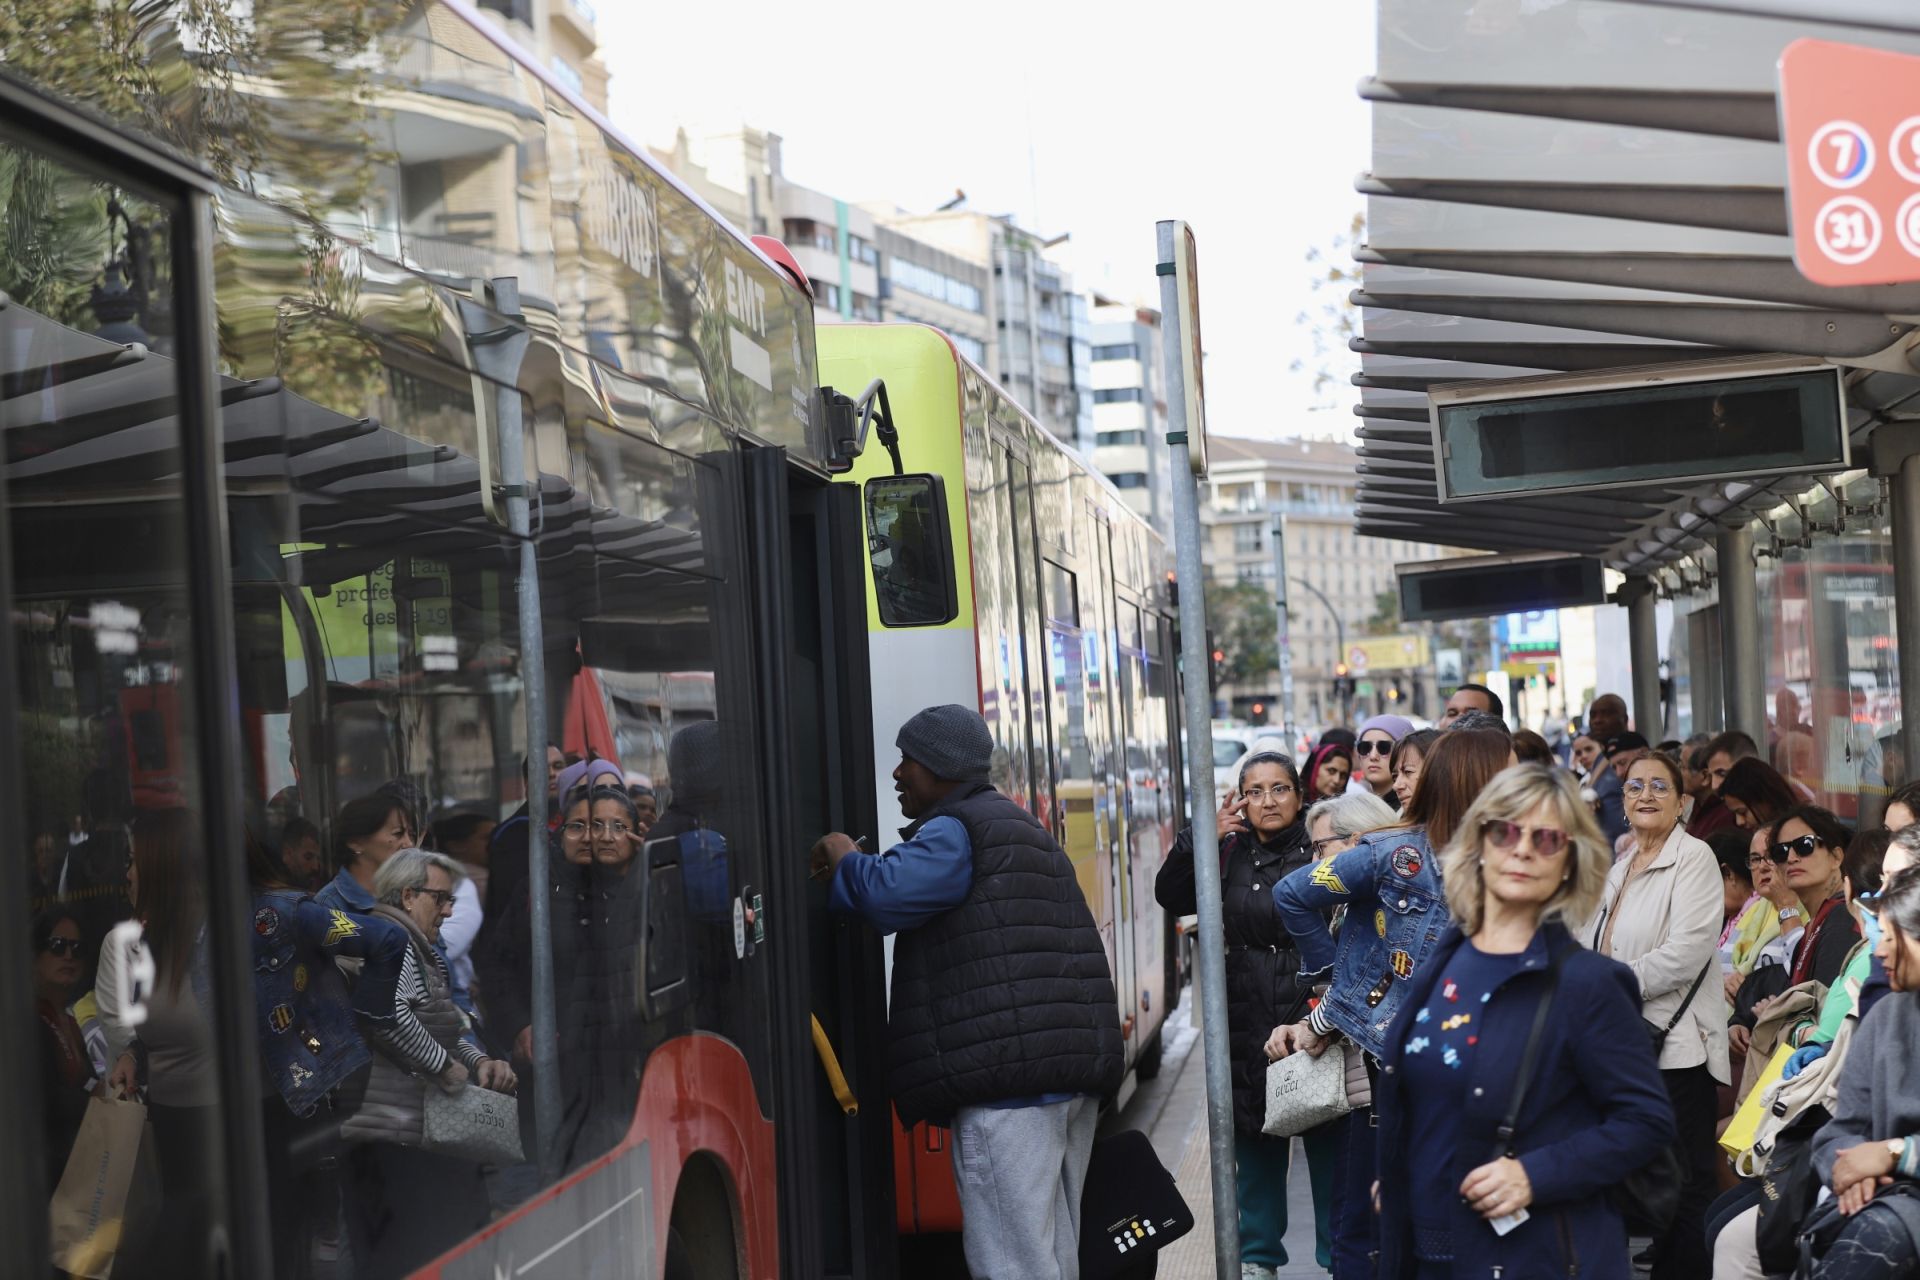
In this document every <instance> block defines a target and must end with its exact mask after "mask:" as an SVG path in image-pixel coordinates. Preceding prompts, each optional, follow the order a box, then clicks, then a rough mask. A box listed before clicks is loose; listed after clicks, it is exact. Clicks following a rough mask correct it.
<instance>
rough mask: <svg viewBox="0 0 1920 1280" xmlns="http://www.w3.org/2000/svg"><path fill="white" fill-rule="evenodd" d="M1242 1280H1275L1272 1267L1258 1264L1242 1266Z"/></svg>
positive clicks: (1250, 1263)
mask: <svg viewBox="0 0 1920 1280" xmlns="http://www.w3.org/2000/svg"><path fill="white" fill-rule="evenodd" d="M1240 1280H1274V1272H1273V1268H1272V1267H1263V1266H1261V1265H1260V1264H1259V1263H1257V1262H1243V1263H1241V1264H1240Z"/></svg>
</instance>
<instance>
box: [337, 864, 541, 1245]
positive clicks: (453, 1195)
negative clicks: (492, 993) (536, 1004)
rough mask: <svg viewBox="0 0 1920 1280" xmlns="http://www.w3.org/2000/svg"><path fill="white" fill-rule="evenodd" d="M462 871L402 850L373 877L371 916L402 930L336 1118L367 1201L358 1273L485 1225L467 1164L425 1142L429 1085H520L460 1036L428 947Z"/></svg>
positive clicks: (461, 1028) (460, 1020) (453, 1088)
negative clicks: (391, 997)
mask: <svg viewBox="0 0 1920 1280" xmlns="http://www.w3.org/2000/svg"><path fill="white" fill-rule="evenodd" d="M465 878H466V872H465V871H464V870H462V869H461V866H460V864H459V863H458V862H455V861H454V860H453V859H452V858H449V857H447V856H446V855H445V854H442V853H428V852H426V851H425V850H422V849H402V850H400V851H399V852H398V853H395V854H394V855H393V856H392V857H390V858H388V859H387V860H386V861H385V862H383V863H381V864H380V867H379V869H378V870H377V871H375V872H374V877H373V893H374V897H375V898H376V899H377V902H376V904H375V906H374V908H373V911H372V912H371V913H370V914H371V915H372V916H373V917H374V918H375V919H377V920H379V921H381V922H383V923H385V924H388V925H392V926H394V927H397V928H399V929H401V930H403V931H404V932H405V933H406V935H407V952H406V955H405V957H404V958H403V959H402V961H401V964H400V982H399V986H398V989H397V991H396V993H395V1004H394V1018H393V1020H392V1021H391V1022H390V1023H385V1024H382V1023H375V1022H372V1021H367V1020H363V1021H362V1022H361V1029H362V1030H363V1031H364V1032H365V1033H366V1036H367V1040H368V1042H369V1043H371V1044H372V1045H373V1046H374V1047H375V1048H376V1049H378V1050H379V1051H380V1052H379V1055H378V1056H377V1057H376V1058H375V1060H374V1064H373V1070H372V1071H371V1073H369V1075H368V1077H367V1091H366V1095H365V1097H364V1098H363V1099H362V1100H361V1103H360V1106H359V1108H358V1109H357V1110H355V1112H354V1113H353V1114H352V1115H350V1116H349V1117H347V1120H346V1122H345V1123H344V1124H343V1125H342V1126H341V1132H342V1134H343V1135H344V1136H345V1137H346V1138H347V1139H348V1141H359V1142H363V1143H365V1144H366V1145H365V1146H364V1147H362V1148H361V1149H360V1151H358V1152H357V1153H356V1155H355V1165H356V1168H355V1173H356V1178H355V1181H356V1183H357V1184H358V1186H359V1187H360V1188H361V1190H362V1192H363V1196H364V1203H365V1208H366V1228H367V1232H368V1236H369V1239H368V1240H367V1242H366V1244H367V1255H368V1256H367V1257H366V1258H365V1259H364V1262H363V1266H362V1270H361V1271H360V1272H359V1274H362V1275H369V1276H387V1275H404V1274H406V1273H407V1272H410V1271H412V1270H414V1269H415V1268H416V1267H418V1266H420V1265H421V1264H422V1263H424V1262H426V1261H427V1260H428V1259H430V1258H433V1257H434V1256H435V1255H437V1254H439V1253H441V1252H443V1251H445V1250H446V1249H447V1248H449V1247H450V1246H452V1245H453V1244H455V1243H457V1242H459V1241H460V1240H463V1239H465V1238H466V1237H467V1236H469V1235H471V1234H472V1233H473V1232H475V1231H477V1230H479V1229H480V1228H481V1227H483V1226H485V1225H486V1223H487V1218H488V1211H489V1205H488V1201H487V1193H486V1184H485V1183H484V1182H483V1181H482V1180H481V1173H480V1167H479V1166H478V1165H476V1164H474V1163H472V1162H471V1161H467V1160H462V1159H459V1158H457V1157H453V1156H445V1155H440V1154H438V1153H436V1152H431V1151H426V1150H423V1149H422V1147H421V1143H422V1141H423V1137H424V1130H425V1117H426V1098H427V1093H426V1091H427V1089H428V1088H430V1087H437V1088H439V1089H441V1090H443V1091H445V1092H447V1093H454V1092H457V1091H458V1090H459V1089H461V1088H462V1087H464V1086H465V1085H466V1083H467V1081H468V1080H469V1079H472V1080H473V1081H474V1082H476V1083H477V1084H479V1085H480V1086H481V1087H482V1088H486V1089H495V1090H499V1091H502V1092H509V1091H511V1090H512V1089H513V1087H514V1086H515V1084H517V1083H518V1081H517V1080H516V1079H515V1078H514V1073H513V1069H512V1068H511V1067H509V1066H508V1065H507V1064H506V1063H504V1062H501V1061H499V1060H498V1059H495V1058H489V1057H487V1056H486V1054H485V1053H483V1052H482V1051H481V1050H480V1048H479V1047H478V1046H477V1045H476V1044H475V1043H474V1042H473V1039H472V1038H471V1037H470V1036H469V1035H468V1034H467V1030H468V1028H467V1020H466V1015H465V1014H463V1013H461V1011H460V1008H459V1006H457V1005H456V1004H454V1002H453V984H452V981H451V979H450V977H449V976H448V973H447V969H446V965H445V964H444V963H443V962H442V961H441V959H440V956H439V954H438V953H437V952H436V951H435V950H434V947H433V944H434V942H435V941H436V940H437V939H438V938H439V936H440V925H441V923H442V922H443V921H444V920H446V918H447V917H448V916H450V915H452V914H453V890H454V886H455V885H456V884H457V883H459V882H460V881H461V880H463V879H465Z"/></svg>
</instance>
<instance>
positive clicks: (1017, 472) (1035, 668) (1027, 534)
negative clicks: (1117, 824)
mask: <svg viewBox="0 0 1920 1280" xmlns="http://www.w3.org/2000/svg"><path fill="white" fill-rule="evenodd" d="M1007 492H1008V494H1009V496H1010V497H1011V498H1012V500H1013V558H1014V572H1015V575H1016V576H1017V578H1018V580H1019V584H1020V625H1019V629H1018V635H1019V643H1020V656H1021V661H1020V678H1021V681H1022V685H1023V688H1024V689H1025V691H1026V705H1027V708H1028V712H1029V717H1028V725H1027V741H1028V742H1030V743H1032V744H1033V748H1032V752H1031V755H1030V758H1029V763H1028V769H1029V779H1028V785H1029V786H1030V787H1031V788H1032V791H1031V794H1032V796H1033V806H1032V807H1033V815H1034V817H1036V818H1038V819H1040V821H1041V822H1043V823H1046V824H1047V825H1048V826H1051V825H1052V824H1053V813H1054V809H1053V777H1052V771H1051V769H1050V767H1049V765H1048V762H1047V747H1046V743H1047V741H1048V737H1047V699H1046V696H1045V691H1044V686H1043V685H1042V683H1041V681H1042V680H1043V679H1044V678H1045V677H1044V674H1043V672H1042V671H1041V669H1040V655H1041V653H1042V652H1043V651H1044V649H1045V641H1044V640H1043V639H1042V636H1043V628H1042V622H1041V609H1042V605H1041V600H1040V583H1039V566H1040V561H1039V552H1038V551H1037V550H1036V549H1035V547H1034V538H1033V483H1032V475H1031V473H1030V472H1029V471H1028V469H1027V464H1026V463H1024V462H1022V461H1021V460H1020V459H1018V458H1016V457H1014V456H1013V455H1012V454H1011V453H1009V454H1008V455H1007Z"/></svg>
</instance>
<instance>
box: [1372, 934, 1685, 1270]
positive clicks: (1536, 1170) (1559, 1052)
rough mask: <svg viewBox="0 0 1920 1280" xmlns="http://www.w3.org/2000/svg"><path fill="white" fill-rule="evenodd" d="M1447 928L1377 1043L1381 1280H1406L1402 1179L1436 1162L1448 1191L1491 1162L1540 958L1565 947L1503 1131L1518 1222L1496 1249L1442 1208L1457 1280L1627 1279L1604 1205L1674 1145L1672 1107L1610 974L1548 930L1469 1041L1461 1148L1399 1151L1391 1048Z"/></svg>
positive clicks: (1492, 1239) (1441, 962) (1607, 963)
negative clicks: (1527, 1190)
mask: <svg viewBox="0 0 1920 1280" xmlns="http://www.w3.org/2000/svg"><path fill="white" fill-rule="evenodd" d="M1465 941H1466V940H1465V939H1464V938H1463V937H1462V936H1461V933H1460V930H1459V929H1458V928H1457V927H1456V928H1450V929H1448V930H1447V932H1446V933H1445V934H1444V935H1443V936H1442V937H1441V939H1440V941H1439V942H1438V943H1437V944H1436V946H1435V947H1434V951H1433V955H1432V956H1431V958H1430V959H1428V960H1427V961H1426V962H1425V963H1423V964H1422V965H1421V966H1420V967H1419V968H1418V969H1416V970H1415V971H1414V974H1413V977H1412V978H1411V979H1410V980H1409V981H1408V982H1407V984H1406V985H1407V992H1406V996H1405V998H1404V999H1403V1000H1402V1002H1401V1005H1400V1012H1399V1014H1398V1015H1397V1016H1396V1017H1395V1018H1394V1020H1393V1026H1392V1028H1391V1029H1390V1030H1389V1031H1388V1033H1387V1037H1386V1049H1387V1052H1386V1056H1385V1058H1384V1059H1383V1060H1382V1063H1381V1072H1380V1087H1379V1088H1378V1089H1377V1090H1376V1091H1375V1093H1374V1106H1375V1108H1376V1110H1377V1112H1378V1115H1379V1118H1380V1132H1379V1142H1380V1164H1379V1169H1380V1267H1379V1272H1378V1274H1379V1276H1380V1277H1381V1280H1396V1278H1398V1277H1403V1276H1411V1275H1413V1274H1414V1273H1415V1272H1416V1270H1417V1269H1418V1265H1419V1264H1418V1263H1417V1262H1416V1260H1415V1259H1414V1255H1413V1227H1412V1217H1411V1214H1410V1209H1409V1204H1408V1199H1409V1196H1410V1194H1411V1193H1410V1187H1411V1178H1410V1176H1409V1175H1410V1171H1411V1169H1412V1168H1415V1167H1422V1166H1426V1165H1428V1163H1429V1162H1431V1161H1436V1160H1437V1161H1442V1162H1444V1163H1446V1164H1447V1165H1448V1166H1449V1170H1448V1177H1449V1178H1450V1180H1451V1181H1452V1183H1453V1185H1455V1186H1458V1185H1459V1184H1460V1183H1461V1182H1464V1181H1465V1180H1466V1177H1467V1174H1469V1173H1470V1172H1472V1171H1473V1170H1474V1169H1476V1168H1478V1167H1479V1166H1481V1165H1483V1164H1486V1163H1487V1162H1488V1161H1490V1160H1493V1159H1495V1158H1496V1157H1497V1156H1499V1155H1502V1154H1504V1152H1502V1151H1500V1150H1499V1143H1498V1139H1497V1137H1496V1134H1495V1131H1496V1130H1497V1129H1498V1128H1499V1126H1500V1121H1501V1119H1502V1118H1503V1117H1504V1116H1505V1114H1506V1110H1507V1107H1508V1105H1509V1104H1510V1103H1511V1101H1512V1097H1513V1086H1514V1083H1515V1081H1514V1077H1515V1076H1516V1075H1517V1074H1518V1071H1519V1067H1520V1059H1521V1057H1522V1055H1523V1054H1524V1053H1525V1052H1526V1047H1527V1034H1528V1032H1529V1031H1531V1030H1532V1028H1533V1015H1534V1010H1535V1008H1536V1007H1537V1006H1538V1004H1539V1000H1540V995H1541V993H1542V991H1543V990H1544V988H1545V985H1546V969H1547V960H1548V956H1549V951H1548V948H1549V946H1551V947H1552V948H1553V949H1554V950H1555V951H1558V950H1561V949H1562V948H1571V950H1570V951H1569V952H1568V953H1567V957H1566V960H1565V961H1564V962H1563V964H1562V966H1561V970H1560V989H1559V992H1558V994H1557V995H1556V996H1555V997H1554V1012H1553V1014H1552V1016H1551V1017H1550V1018H1549V1020H1548V1022H1547V1027H1546V1031H1545V1032H1544V1033H1543V1035H1542V1037H1541V1042H1540V1054H1539V1058H1538V1061H1537V1062H1536V1064H1535V1067H1534V1073H1533V1079H1532V1081H1531V1082H1530V1083H1529V1084H1528V1086H1527V1096H1526V1101H1525V1105H1524V1107H1523V1108H1522V1110H1521V1112H1520V1121H1519V1124H1518V1125H1517V1126H1515V1133H1514V1149H1515V1151H1516V1152H1517V1153H1518V1155H1519V1159H1520V1163H1521V1165H1522V1166H1523V1167H1524V1168H1525V1169H1526V1171H1527V1180H1528V1181H1529V1182H1531V1183H1532V1184H1533V1203H1532V1204H1531V1205H1530V1206H1529V1207H1528V1210H1527V1212H1528V1214H1529V1215H1530V1216H1529V1218H1528V1220H1527V1221H1526V1222H1524V1223H1522V1224H1521V1225H1520V1226H1518V1227H1517V1228H1515V1229H1514V1230H1512V1231H1510V1232H1508V1233H1507V1234H1506V1235H1505V1236H1496V1235H1495V1234H1494V1233H1493V1229H1492V1228H1491V1227H1489V1226H1488V1225H1487V1224H1486V1221H1485V1220H1484V1219H1483V1218H1481V1216H1480V1215H1479V1214H1478V1213H1477V1212H1475V1211H1474V1210H1473V1209H1472V1208H1471V1207H1470V1206H1468V1205H1467V1204H1466V1202H1465V1201H1463V1200H1461V1199H1460V1198H1459V1197H1457V1196H1456V1197H1454V1200H1453V1205H1452V1209H1453V1214H1452V1217H1453V1249H1454V1255H1453V1256H1454V1262H1453V1274H1454V1275H1455V1276H1456V1277H1468V1276H1471V1277H1476V1278H1477V1277H1488V1280H1494V1278H1496V1277H1506V1280H1531V1278H1532V1277H1544V1276H1570V1277H1585V1278H1589V1280H1630V1278H1631V1277H1632V1275H1633V1267H1632V1264H1631V1263H1630V1262H1629V1261H1628V1257H1627V1233H1626V1228H1625V1226H1624V1225H1623V1224H1622V1222H1621V1220H1620V1215H1619V1213H1618V1212H1616V1211H1615V1210H1614V1208H1613V1206H1612V1205H1610V1204H1608V1203H1607V1199H1606V1192H1607V1190H1608V1189H1609V1188H1610V1187H1613V1186H1616V1185H1617V1184H1619V1182H1620V1181H1621V1180H1622V1179H1623V1178H1624V1177H1625V1176H1626V1175H1627V1174H1629V1173H1631V1172H1632V1171H1633V1170H1635V1169H1638V1168H1640V1167H1641V1166H1643V1165H1645V1164H1646V1163H1647V1162H1648V1161H1649V1160H1651V1159H1653V1157H1654V1156H1655V1155H1656V1154H1658V1152H1659V1151H1660V1149H1661V1147H1663V1146H1665V1145H1667V1144H1668V1143H1670V1142H1671V1141H1672V1140H1673V1134H1674V1125H1673V1108H1672V1107H1671V1105H1669V1103H1668V1101H1667V1090H1666V1086H1665V1085H1664V1084H1663V1083H1662V1081H1661V1078H1660V1069H1659V1067H1658V1066H1657V1065H1656V1064H1655V1062H1654V1057H1653V1049H1652V1046H1651V1045H1650V1044H1649V1042H1648V1033H1647V1024H1646V1023H1645V1022H1643V1021H1642V1020H1641V1018H1640V993H1639V989H1638V987H1637V986H1636V985H1635V982H1634V979H1633V974H1632V972H1631V971H1630V970H1629V969H1628V968H1627V966H1625V965H1623V964H1620V963H1619V962H1618V961H1615V960H1611V959H1608V958H1607V957H1605V956H1602V955H1598V954H1596V953H1594V952H1592V951H1588V950H1587V949H1586V948H1584V947H1582V946H1580V945H1579V944H1578V943H1577V942H1575V941H1574V940H1573V938H1572V936H1571V935H1570V934H1569V933H1568V932H1567V930H1566V929H1565V928H1564V927H1562V926H1561V925H1559V924H1548V925H1543V926H1542V927H1541V928H1540V930H1539V931H1538V932H1536V933H1535V934H1534V936H1533V941H1532V942H1530V943H1529V944H1528V945H1527V950H1526V953H1525V955H1524V957H1523V958H1522V960H1521V967H1520V969H1519V970H1518V971H1517V972H1515V973H1514V974H1513V976H1512V977H1510V978H1508V979H1507V980H1506V981H1505V982H1503V983H1501V984H1500V986H1499V987H1497V988H1495V990H1494V992H1493V999H1492V1000H1490V1001H1488V1003H1487V1005H1486V1006H1485V1013H1484V1014H1483V1015H1482V1018H1483V1021H1482V1023H1481V1031H1480V1040H1479V1044H1478V1046H1477V1047H1476V1048H1475V1050H1474V1053H1473V1056H1472V1057H1471V1058H1470V1059H1469V1060H1468V1062H1467V1080H1466V1089H1467V1097H1466V1105H1465V1109H1464V1111H1463V1112H1462V1115H1461V1142H1460V1146H1459V1148H1458V1149H1457V1150H1454V1151H1411V1150H1407V1133H1408V1129H1409V1126H1408V1123H1407V1120H1408V1117H1407V1106H1408V1099H1407V1097H1406V1095H1405V1094H1404V1093H1403V1092H1402V1090H1401V1084H1402V1073H1401V1069H1400V1059H1401V1047H1402V1045H1404V1044H1405V1042H1406V1039H1407V1033H1408V1030H1409V1028H1410V1027H1411V1026H1412V1025H1413V1016H1414V1013H1415V1011H1416V1010H1418V1009H1419V1008H1421V1007H1422V1006H1423V1005H1425V1004H1426V1003H1427V1000H1428V997H1429V995H1430V993H1431V992H1432V990H1433V988H1434V985H1435V984H1436V983H1438V982H1439V981H1440V975H1441V974H1442V973H1444V972H1445V971H1446V968H1447V965H1448V963H1449V961H1451V959H1452V958H1453V954H1454V952H1455V951H1456V950H1458V949H1459V948H1460V947H1461V946H1463V945H1465Z"/></svg>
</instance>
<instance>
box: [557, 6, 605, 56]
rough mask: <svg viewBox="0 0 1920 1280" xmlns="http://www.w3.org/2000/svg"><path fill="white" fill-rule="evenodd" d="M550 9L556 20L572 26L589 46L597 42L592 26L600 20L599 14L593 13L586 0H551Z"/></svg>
mask: <svg viewBox="0 0 1920 1280" xmlns="http://www.w3.org/2000/svg"><path fill="white" fill-rule="evenodd" d="M550 11H551V12H552V14H553V17H554V20H555V21H556V22H564V23H566V24H567V25H568V26H570V27H572V28H573V29H574V31H575V33H576V34H578V35H579V36H580V38H581V39H582V40H584V41H585V42H586V43H587V46H588V47H589V48H592V47H593V46H594V45H595V44H597V43H598V41H599V36H598V35H597V34H596V33H595V30H594V28H595V26H596V24H598V22H599V20H600V19H599V15H597V14H596V13H594V11H593V6H592V5H590V4H588V3H587V0H553V4H552V6H551V10H550Z"/></svg>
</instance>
